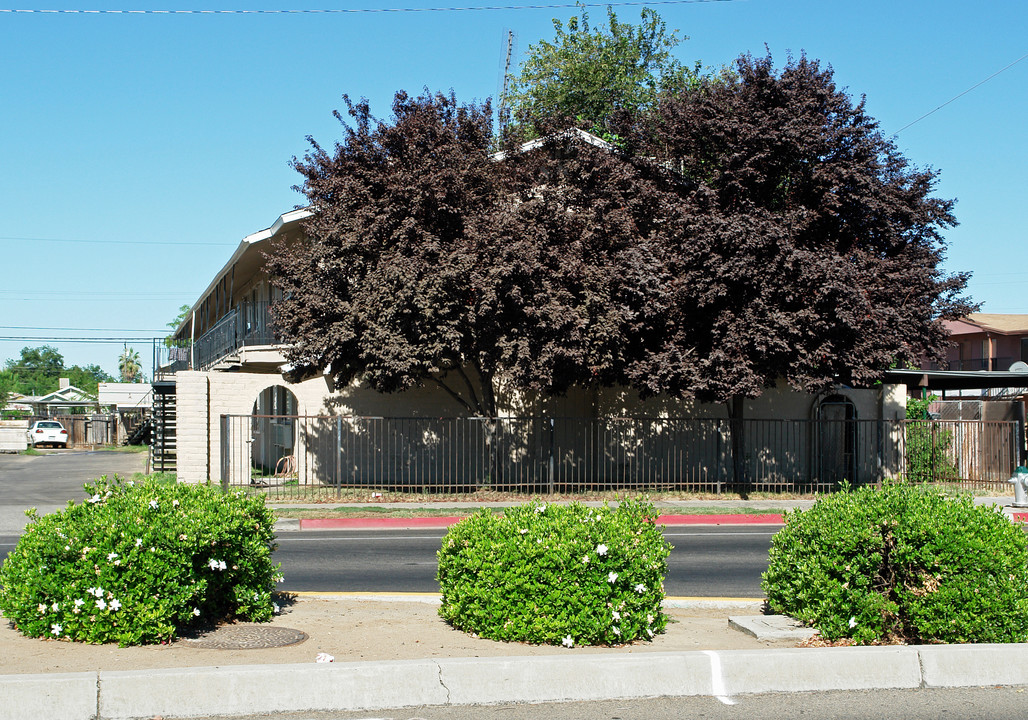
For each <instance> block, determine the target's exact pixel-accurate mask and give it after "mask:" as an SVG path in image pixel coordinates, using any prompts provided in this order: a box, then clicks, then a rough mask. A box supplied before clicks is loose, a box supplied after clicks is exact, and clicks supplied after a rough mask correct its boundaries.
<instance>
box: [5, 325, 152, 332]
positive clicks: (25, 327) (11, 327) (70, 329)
mask: <svg viewBox="0 0 1028 720" xmlns="http://www.w3.org/2000/svg"><path fill="white" fill-rule="evenodd" d="M0 330H50V331H52V332H53V331H56V332H138V333H162V332H163V333H166V332H168V331H167V330H140V329H137V328H73V327H31V326H28V325H0Z"/></svg>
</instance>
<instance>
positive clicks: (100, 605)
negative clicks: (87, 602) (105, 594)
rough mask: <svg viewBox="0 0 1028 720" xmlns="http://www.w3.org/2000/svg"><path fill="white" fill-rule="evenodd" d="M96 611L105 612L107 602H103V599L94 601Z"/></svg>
mask: <svg viewBox="0 0 1028 720" xmlns="http://www.w3.org/2000/svg"><path fill="white" fill-rule="evenodd" d="M96 609H97V610H106V609H107V601H106V600H104V599H103V598H100V599H99V600H97V601H96Z"/></svg>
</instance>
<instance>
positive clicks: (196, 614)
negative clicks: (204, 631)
mask: <svg viewBox="0 0 1028 720" xmlns="http://www.w3.org/2000/svg"><path fill="white" fill-rule="evenodd" d="M193 615H195V616H196V617H200V608H193Z"/></svg>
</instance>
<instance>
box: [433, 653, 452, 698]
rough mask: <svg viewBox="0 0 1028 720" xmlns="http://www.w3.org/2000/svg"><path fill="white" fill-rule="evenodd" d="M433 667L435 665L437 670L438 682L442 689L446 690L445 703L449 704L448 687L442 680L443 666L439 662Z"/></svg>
mask: <svg viewBox="0 0 1028 720" xmlns="http://www.w3.org/2000/svg"><path fill="white" fill-rule="evenodd" d="M435 667H436V670H438V671H439V684H440V685H441V686H442V688H443V690H445V691H446V704H447V705H449V704H450V688H448V687H446V683H445V682H443V666H442V665H441V664H439V663H436V664H435Z"/></svg>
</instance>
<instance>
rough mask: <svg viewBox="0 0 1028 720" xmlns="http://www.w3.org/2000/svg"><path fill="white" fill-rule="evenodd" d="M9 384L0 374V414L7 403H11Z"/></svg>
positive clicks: (8, 380)
mask: <svg viewBox="0 0 1028 720" xmlns="http://www.w3.org/2000/svg"><path fill="white" fill-rule="evenodd" d="M12 392H13V391H12V390H11V382H10V379H9V378H7V377H6V376H5V375H4V374H3V373H0V413H2V412H3V409H4V408H5V407H7V403H9V402H10V401H11V394H12Z"/></svg>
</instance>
